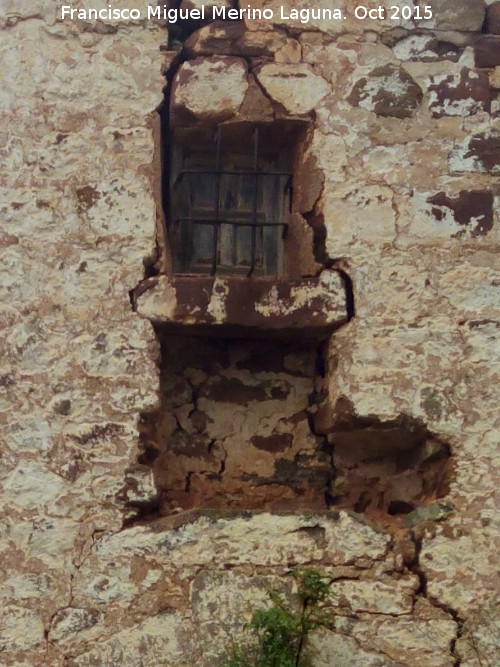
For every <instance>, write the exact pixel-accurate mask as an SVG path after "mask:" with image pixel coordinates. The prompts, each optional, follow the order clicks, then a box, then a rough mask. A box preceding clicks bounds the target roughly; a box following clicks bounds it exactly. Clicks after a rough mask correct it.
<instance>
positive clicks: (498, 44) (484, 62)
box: [474, 35, 500, 67]
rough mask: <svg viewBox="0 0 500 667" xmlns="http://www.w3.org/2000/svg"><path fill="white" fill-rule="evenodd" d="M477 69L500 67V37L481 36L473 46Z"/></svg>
mask: <svg viewBox="0 0 500 667" xmlns="http://www.w3.org/2000/svg"><path fill="white" fill-rule="evenodd" d="M474 55H475V62H476V66H477V67H497V66H498V65H500V35H481V37H478V39H477V41H476V43H475V44H474Z"/></svg>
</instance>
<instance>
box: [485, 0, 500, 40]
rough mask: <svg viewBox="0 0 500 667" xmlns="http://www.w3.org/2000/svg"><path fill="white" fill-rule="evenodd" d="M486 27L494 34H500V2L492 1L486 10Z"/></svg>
mask: <svg viewBox="0 0 500 667" xmlns="http://www.w3.org/2000/svg"><path fill="white" fill-rule="evenodd" d="M486 28H487V31H488V32H490V33H491V34H492V35H500V2H498V0H497V1H496V2H492V3H491V4H490V5H488V8H487V10H486Z"/></svg>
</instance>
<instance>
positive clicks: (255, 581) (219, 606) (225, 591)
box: [191, 570, 291, 664]
mask: <svg viewBox="0 0 500 667" xmlns="http://www.w3.org/2000/svg"><path fill="white" fill-rule="evenodd" d="M290 580H291V577H290ZM276 583H277V582H276V580H275V579H274V578H273V577H269V576H253V577H252V576H245V574H243V573H241V572H238V571H230V572H221V571H217V570H215V571H213V570H212V571H210V570H202V571H201V572H199V573H198V574H197V575H196V577H195V578H194V580H193V584H192V592H191V600H192V606H193V615H194V620H195V625H196V628H197V631H198V636H199V637H200V640H201V641H200V643H201V645H202V646H203V656H204V659H205V660H206V661H207V664H217V661H218V662H220V660H221V659H222V658H223V657H224V655H223V654H224V652H225V651H227V650H229V649H230V647H231V645H232V643H233V642H234V641H238V640H237V639H236V638H237V637H240V636H242V635H243V633H244V630H243V625H244V623H245V622H248V621H249V620H250V616H251V610H252V609H258V608H262V607H268V606H269V597H268V595H267V591H268V590H270V589H271V588H273V586H274V585H276ZM290 583H291V581H290ZM280 584H281V582H280ZM226 657H228V656H226Z"/></svg>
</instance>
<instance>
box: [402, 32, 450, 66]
mask: <svg viewBox="0 0 500 667" xmlns="http://www.w3.org/2000/svg"><path fill="white" fill-rule="evenodd" d="M393 52H394V55H395V56H396V58H397V59H398V60H402V61H417V62H434V61H441V60H449V61H451V62H457V61H458V59H459V56H460V49H459V48H458V47H457V46H455V45H454V44H452V43H450V42H440V41H439V40H438V39H437V38H435V37H431V36H429V35H410V36H408V37H406V38H404V39H401V40H399V41H398V42H396V44H395V45H394V46H393Z"/></svg>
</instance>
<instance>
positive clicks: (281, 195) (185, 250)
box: [170, 126, 292, 276]
mask: <svg viewBox="0 0 500 667" xmlns="http://www.w3.org/2000/svg"><path fill="white" fill-rule="evenodd" d="M222 134H223V132H222V128H221V126H219V127H218V129H217V131H216V133H215V138H214V142H213V143H212V146H211V147H210V146H209V147H207V146H203V145H199V146H196V145H195V146H187V147H186V146H185V145H181V146H177V148H176V150H175V151H174V156H173V163H174V169H173V173H172V180H171V207H170V210H171V224H172V226H173V236H174V239H175V240H174V246H176V247H177V252H176V255H177V257H176V260H177V261H176V264H177V267H176V268H177V270H178V271H179V272H181V273H206V274H211V275H215V274H229V275H231V274H237V275H247V276H252V275H277V274H279V273H280V271H281V267H282V262H283V239H284V238H285V235H286V232H287V228H288V224H287V222H286V217H287V215H288V213H289V210H290V193H291V182H292V174H291V172H290V170H288V169H280V168H279V167H280V166H281V165H283V163H285V166H288V164H287V163H286V159H285V158H284V153H283V152H282V151H273V149H272V146H269V145H262V131H261V129H260V128H259V127H258V126H256V127H254V128H253V131H252V132H251V133H250V134H248V133H246V135H244V138H243V139H241V140H240V141H235V140H234V138H233V140H232V141H231V140H229V141H227V142H226V145H223V136H222ZM269 136H270V135H269V130H268V131H267V134H266V135H265V137H264V139H266V138H267V139H269ZM214 143H215V146H214ZM268 143H269V142H268V141H266V144H268ZM249 149H250V150H249Z"/></svg>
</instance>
